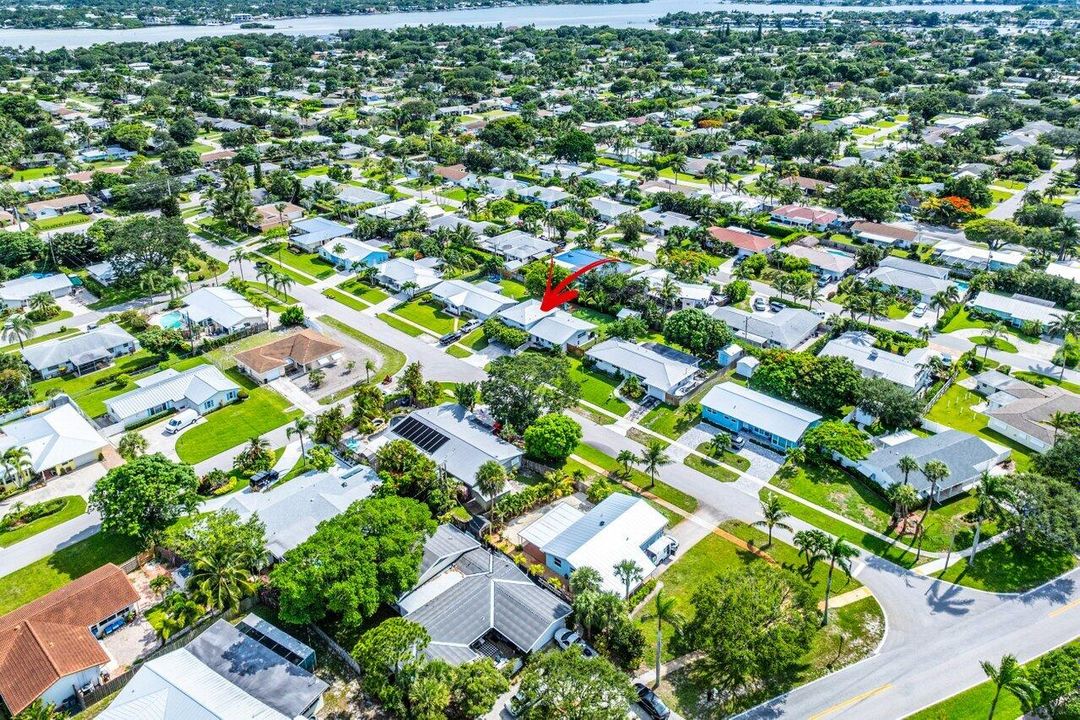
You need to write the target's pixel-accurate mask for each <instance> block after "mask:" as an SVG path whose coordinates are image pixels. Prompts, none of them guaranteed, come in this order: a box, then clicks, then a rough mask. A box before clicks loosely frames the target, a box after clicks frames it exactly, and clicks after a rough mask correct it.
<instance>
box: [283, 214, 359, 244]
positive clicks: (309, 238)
mask: <svg viewBox="0 0 1080 720" xmlns="http://www.w3.org/2000/svg"><path fill="white" fill-rule="evenodd" d="M350 235H352V229H351V228H349V227H348V226H347V225H342V224H341V223H337V222H334V221H333V220H327V219H326V218H322V217H313V218H305V219H303V220H297V221H296V222H294V223H293V224H292V227H290V228H289V242H290V243H291V244H293V245H296V246H297V247H299V248H302V249H303V250H305V251H307V252H316V251H317V250H318V249H319V248H321V247H323V246H324V245H326V244H327V243H329V242H330V241H331V240H337V239H338V238H347V237H349V236H350Z"/></svg>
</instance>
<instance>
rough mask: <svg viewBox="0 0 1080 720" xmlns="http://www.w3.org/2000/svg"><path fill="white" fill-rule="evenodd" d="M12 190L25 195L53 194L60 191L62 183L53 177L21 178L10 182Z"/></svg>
mask: <svg viewBox="0 0 1080 720" xmlns="http://www.w3.org/2000/svg"><path fill="white" fill-rule="evenodd" d="M10 187H11V189H12V190H14V191H15V192H17V193H18V194H19V195H23V196H24V197H31V196H33V195H38V194H41V195H53V194H55V193H58V192H60V189H61V187H60V183H59V182H57V181H56V180H54V179H53V178H36V179H34V180H21V181H18V182H13V183H10Z"/></svg>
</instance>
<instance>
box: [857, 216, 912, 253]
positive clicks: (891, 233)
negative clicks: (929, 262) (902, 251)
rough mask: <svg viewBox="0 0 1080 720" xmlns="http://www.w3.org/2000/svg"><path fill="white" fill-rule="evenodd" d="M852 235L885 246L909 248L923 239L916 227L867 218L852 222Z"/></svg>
mask: <svg viewBox="0 0 1080 720" xmlns="http://www.w3.org/2000/svg"><path fill="white" fill-rule="evenodd" d="M851 235H852V237H854V238H855V239H857V240H862V241H863V242H868V243H874V244H875V245H879V246H881V247H885V248H892V247H899V248H909V247H911V246H913V245H917V244H919V242H920V241H921V240H922V233H920V232H919V231H918V230H916V229H914V228H907V227H903V226H901V225H889V224H887V223H876V222H868V221H865V220H860V221H858V222H854V223H852V224H851Z"/></svg>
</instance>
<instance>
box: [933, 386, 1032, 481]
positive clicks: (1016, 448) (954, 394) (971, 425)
mask: <svg viewBox="0 0 1080 720" xmlns="http://www.w3.org/2000/svg"><path fill="white" fill-rule="evenodd" d="M963 377H964V375H963V374H961V376H960V378H958V379H957V382H954V383H953V384H952V386H951V387H950V388H949V389H948V390H946V391H945V394H944V395H942V396H941V399H940V400H938V401H937V403H935V404H934V407H932V408H930V412H928V413H927V414H926V418H927V419H928V420H932V421H933V422H937V423H941V424H942V425H948V426H949V427H951V428H956V429H957V430H963V431H964V432H968V433H972V434H974V435H980V436H982V437H983V438H985V439H987V440H989V441H990V442H993V443H997V444H998V445H1004V446H1005V447H1008V448H1011V449H1012V451H1013V452H1012V459H1013V462H1014V463H1015V464H1016V469H1017V470H1019V471H1020V472H1024V471H1026V470H1027V468H1028V466H1029V465H1030V464H1031V456H1030V455H1029V453H1030V452H1031V451H1030V450H1029V449H1028V448H1026V447H1024V446H1023V445H1021V444H1020V443H1018V442H1016V441H1015V440H1011V439H1010V438H1007V437H1005V436H1004V435H1002V434H1001V433H999V432H995V431H993V430H990V429H989V428H987V427H986V423H987V418H986V416H985V415H983V414H982V413H978V412H975V411H974V410H972V409H971V408H972V406H974V405H978V404H979V403H982V402H983V398H981V397H979V396H978V395H976V394H975V393H973V392H971V391H970V390H968V389H967V388H964V387H961V386H960V383H959V380H960V379H962V378H963Z"/></svg>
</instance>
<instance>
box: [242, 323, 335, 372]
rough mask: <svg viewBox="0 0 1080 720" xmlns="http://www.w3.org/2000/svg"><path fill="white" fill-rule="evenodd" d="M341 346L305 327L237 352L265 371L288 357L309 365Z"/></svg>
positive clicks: (248, 364) (244, 360) (245, 362)
mask: <svg viewBox="0 0 1080 720" xmlns="http://www.w3.org/2000/svg"><path fill="white" fill-rule="evenodd" d="M342 347H343V346H342V345H339V344H338V343H336V342H334V341H333V340H331V339H330V338H328V337H326V336H325V335H320V334H319V333H317V332H315V331H314V330H308V329H306V328H305V329H303V330H301V331H300V332H296V333H293V334H292V335H287V336H285V337H283V338H281V339H280V340H275V341H274V342H271V343H267V344H266V345H261V346H259V347H257V348H252V349H251V350H245V351H244V352H242V353H237V355H236V361H237V362H238V363H240V364H242V365H244V366H245V367H247V368H250V369H251V370H252V371H254V372H256V373H259V374H262V373H264V372H267V371H268V370H273V369H274V368H276V367H282V366H284V365H285V364H286V363H287V362H288V361H289V360H292V361H293V362H295V363H297V364H300V365H307V364H308V363H310V362H314V361H315V360H318V359H320V358H324V357H326V356H327V355H331V354H333V353H335V352H338V351H339V350H341V349H342Z"/></svg>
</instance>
